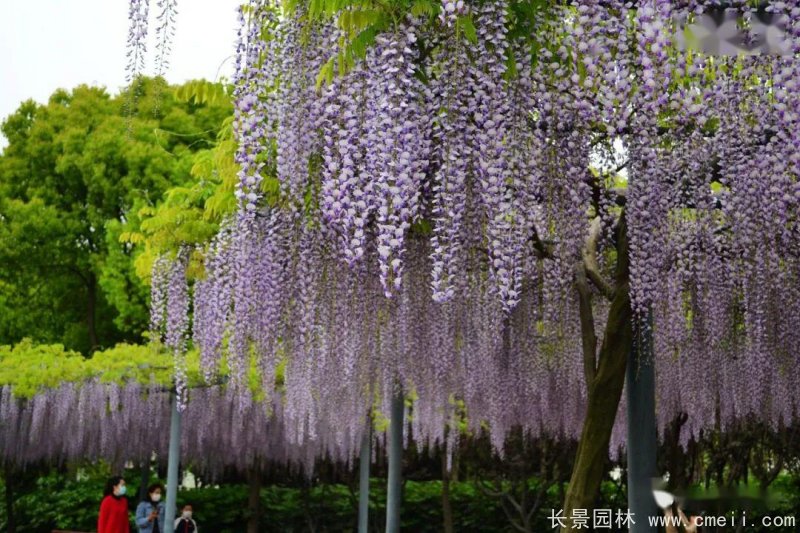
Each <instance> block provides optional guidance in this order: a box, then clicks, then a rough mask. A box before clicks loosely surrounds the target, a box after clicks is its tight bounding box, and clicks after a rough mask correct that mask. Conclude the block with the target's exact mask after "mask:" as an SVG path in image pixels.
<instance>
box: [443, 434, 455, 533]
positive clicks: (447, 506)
mask: <svg viewBox="0 0 800 533" xmlns="http://www.w3.org/2000/svg"><path fill="white" fill-rule="evenodd" d="M442 518H443V519H444V524H443V526H444V533H454V532H455V529H453V505H452V502H451V501H450V472H448V470H447V447H446V446H445V447H444V448H443V454H442Z"/></svg>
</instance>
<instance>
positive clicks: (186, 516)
mask: <svg viewBox="0 0 800 533" xmlns="http://www.w3.org/2000/svg"><path fill="white" fill-rule="evenodd" d="M183 517H184V518H185V519H186V520H189V519H191V518H192V512H191V511H184V512H183Z"/></svg>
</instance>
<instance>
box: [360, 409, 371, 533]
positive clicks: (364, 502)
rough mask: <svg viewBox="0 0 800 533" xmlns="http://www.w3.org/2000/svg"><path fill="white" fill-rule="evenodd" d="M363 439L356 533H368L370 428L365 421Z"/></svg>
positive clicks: (369, 424) (369, 423)
mask: <svg viewBox="0 0 800 533" xmlns="http://www.w3.org/2000/svg"><path fill="white" fill-rule="evenodd" d="M367 424H368V425H367V427H366V429H365V430H364V438H363V439H361V455H360V457H359V464H358V474H359V478H358V533H369V463H370V460H371V459H372V427H371V425H372V424H371V422H369V421H367Z"/></svg>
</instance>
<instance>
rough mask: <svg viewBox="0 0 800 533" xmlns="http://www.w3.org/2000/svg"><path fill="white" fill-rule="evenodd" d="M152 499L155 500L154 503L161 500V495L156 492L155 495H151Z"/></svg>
mask: <svg viewBox="0 0 800 533" xmlns="http://www.w3.org/2000/svg"><path fill="white" fill-rule="evenodd" d="M150 499H151V500H153V501H154V502H157V501H159V500H161V493H160V492H156V493H155V494H152V495H150Z"/></svg>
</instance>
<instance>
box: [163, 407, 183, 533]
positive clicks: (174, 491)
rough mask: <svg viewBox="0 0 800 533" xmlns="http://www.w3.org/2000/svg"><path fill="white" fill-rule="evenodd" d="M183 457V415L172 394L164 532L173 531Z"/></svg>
mask: <svg viewBox="0 0 800 533" xmlns="http://www.w3.org/2000/svg"><path fill="white" fill-rule="evenodd" d="M180 455H181V413H180V411H178V396H177V395H176V394H175V393H173V394H172V414H171V415H170V420H169V455H168V456H167V507H166V509H165V513H164V514H165V518H164V520H165V521H166V524H163V525H162V526H161V528H162V530H163V531H172V528H173V526H172V524H174V523H175V514H176V511H177V509H176V505H177V503H178V463H179V462H180Z"/></svg>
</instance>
